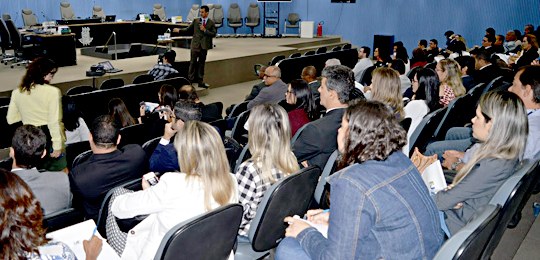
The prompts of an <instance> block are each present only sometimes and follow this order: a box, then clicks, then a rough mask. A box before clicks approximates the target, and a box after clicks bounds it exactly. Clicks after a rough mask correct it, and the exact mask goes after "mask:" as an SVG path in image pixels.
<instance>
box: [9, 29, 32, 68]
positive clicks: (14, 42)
mask: <svg viewBox="0 0 540 260" xmlns="http://www.w3.org/2000/svg"><path fill="white" fill-rule="evenodd" d="M5 22H6V26H7V29H8V31H9V35H10V38H11V46H12V47H13V50H14V52H13V53H14V56H15V60H14V61H15V63H12V64H11V68H13V67H14V66H15V65H17V66H19V65H27V64H28V63H30V60H29V59H28V58H29V57H25V54H27V52H26V51H25V49H27V48H30V47H31V45H25V44H24V43H23V37H22V35H21V32H20V31H19V30H18V29H17V27H16V26H15V23H13V21H12V20H7V21H5Z"/></svg>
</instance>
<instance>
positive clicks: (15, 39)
mask: <svg viewBox="0 0 540 260" xmlns="http://www.w3.org/2000/svg"><path fill="white" fill-rule="evenodd" d="M5 22H6V27H7V29H8V32H9V36H10V39H11V47H13V49H15V50H20V49H21V48H22V36H21V33H20V32H19V30H18V29H17V26H15V23H13V21H12V20H6V21H5Z"/></svg>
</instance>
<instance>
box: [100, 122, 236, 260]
mask: <svg viewBox="0 0 540 260" xmlns="http://www.w3.org/2000/svg"><path fill="white" fill-rule="evenodd" d="M174 146H175V148H176V150H177V151H182V152H181V153H178V162H179V165H180V171H181V172H168V173H165V174H163V175H162V176H161V178H160V180H159V182H157V184H155V185H154V186H150V184H149V182H148V181H147V180H146V179H145V178H143V179H142V188H143V190H141V191H137V192H132V193H127V194H123V195H119V196H118V194H121V193H125V192H126V190H125V189H115V190H114V194H113V196H118V197H116V198H115V199H114V197H113V198H112V199H114V200H113V203H112V206H111V212H112V214H113V215H114V216H115V217H117V218H121V219H124V218H133V217H135V216H138V215H145V214H150V215H149V216H148V217H147V218H146V219H144V220H143V221H142V222H141V223H139V224H137V225H136V226H135V227H134V228H133V229H131V230H130V235H129V236H128V234H127V233H123V232H121V231H120V230H119V229H117V228H111V225H110V224H111V221H110V218H107V234H108V236H109V240H110V241H111V245H112V246H113V248H114V249H115V250H116V252H117V253H119V255H121V258H122V259H151V258H153V257H154V255H155V254H156V252H157V249H158V247H159V245H160V243H161V240H162V239H163V237H164V236H165V234H166V233H167V232H168V231H169V230H170V229H171V228H172V227H174V226H175V225H176V224H178V223H180V222H182V221H184V220H187V219H189V218H192V217H194V216H197V215H200V214H203V213H205V212H208V211H211V210H212V209H215V208H217V207H219V206H223V205H226V204H228V203H235V202H237V201H238V196H237V188H236V181H235V179H234V176H232V174H230V173H229V164H228V162H227V156H226V154H225V148H224V146H223V142H222V141H221V138H220V136H219V134H218V132H217V131H216V129H215V128H213V127H212V126H210V125H209V124H207V123H203V122H200V121H188V122H186V123H185V125H184V127H183V128H182V134H181V135H176V138H175V140H174ZM112 199H111V200H112ZM113 219H114V218H113ZM132 234H135V235H132Z"/></svg>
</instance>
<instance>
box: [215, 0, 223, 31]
mask: <svg viewBox="0 0 540 260" xmlns="http://www.w3.org/2000/svg"><path fill="white" fill-rule="evenodd" d="M224 18H225V15H224V14H223V7H222V6H221V5H220V4H214V15H213V16H212V21H214V23H215V24H216V28H219V27H221V26H223V19H224Z"/></svg>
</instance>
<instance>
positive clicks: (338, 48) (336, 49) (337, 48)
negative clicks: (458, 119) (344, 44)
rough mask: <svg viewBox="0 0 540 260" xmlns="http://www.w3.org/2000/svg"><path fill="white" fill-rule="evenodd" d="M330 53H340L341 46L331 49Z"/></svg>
mask: <svg viewBox="0 0 540 260" xmlns="http://www.w3.org/2000/svg"><path fill="white" fill-rule="evenodd" d="M332 51H341V46H336V47H334V48H332Z"/></svg>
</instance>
